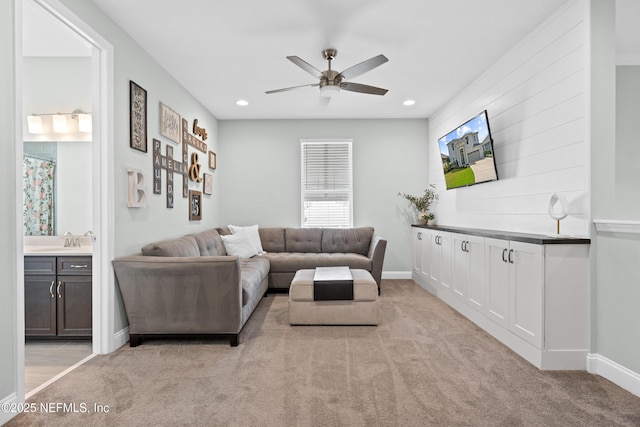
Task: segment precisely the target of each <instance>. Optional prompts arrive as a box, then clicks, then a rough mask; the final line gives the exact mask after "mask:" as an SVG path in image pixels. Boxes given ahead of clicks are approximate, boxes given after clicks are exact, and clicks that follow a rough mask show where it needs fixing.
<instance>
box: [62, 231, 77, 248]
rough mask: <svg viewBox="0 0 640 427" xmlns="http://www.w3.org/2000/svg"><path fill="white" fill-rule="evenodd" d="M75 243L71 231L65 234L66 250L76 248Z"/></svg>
mask: <svg viewBox="0 0 640 427" xmlns="http://www.w3.org/2000/svg"><path fill="white" fill-rule="evenodd" d="M73 243H74V241H73V234H71V232H70V231H67V232H66V233H64V247H65V248H69V247H72V246H75V245H74V244H73Z"/></svg>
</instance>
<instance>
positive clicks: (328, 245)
mask: <svg viewBox="0 0 640 427" xmlns="http://www.w3.org/2000/svg"><path fill="white" fill-rule="evenodd" d="M372 238H373V227H360V228H325V229H324V230H323V231H322V252H342V253H356V254H360V255H367V253H368V252H369V246H370V245H371V239H372Z"/></svg>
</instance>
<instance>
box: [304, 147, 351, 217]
mask: <svg viewBox="0 0 640 427" xmlns="http://www.w3.org/2000/svg"><path fill="white" fill-rule="evenodd" d="M300 148H301V149H300V152H301V165H302V174H301V177H302V182H301V188H302V227H332V228H341V227H352V226H353V174H352V166H351V165H352V159H351V141H350V140H341V141H308V140H306V141H301V143H300Z"/></svg>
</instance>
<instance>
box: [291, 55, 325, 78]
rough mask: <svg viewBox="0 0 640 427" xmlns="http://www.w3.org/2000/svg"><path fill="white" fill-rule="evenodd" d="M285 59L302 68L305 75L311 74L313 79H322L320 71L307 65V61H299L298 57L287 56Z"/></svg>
mask: <svg viewBox="0 0 640 427" xmlns="http://www.w3.org/2000/svg"><path fill="white" fill-rule="evenodd" d="M287 59H288V60H289V61H291V62H293V63H294V64H296V65H297V66H298V67H300V68H302V69H303V70H305V71H306V72H307V73H309V74H311V75H312V76H314V77H317V78H321V77H322V71H320V70H318V69H317V68H316V67H314V66H313V65H311V64H309V63H308V62H307V61H305V60H303V59H300V57H298V56H287Z"/></svg>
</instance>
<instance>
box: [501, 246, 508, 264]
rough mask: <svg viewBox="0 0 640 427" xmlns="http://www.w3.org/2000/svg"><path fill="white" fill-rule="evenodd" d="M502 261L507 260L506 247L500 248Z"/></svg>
mask: <svg viewBox="0 0 640 427" xmlns="http://www.w3.org/2000/svg"><path fill="white" fill-rule="evenodd" d="M502 262H507V248H504V249H503V250H502Z"/></svg>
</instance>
